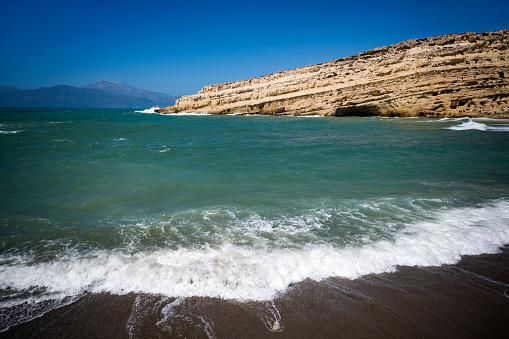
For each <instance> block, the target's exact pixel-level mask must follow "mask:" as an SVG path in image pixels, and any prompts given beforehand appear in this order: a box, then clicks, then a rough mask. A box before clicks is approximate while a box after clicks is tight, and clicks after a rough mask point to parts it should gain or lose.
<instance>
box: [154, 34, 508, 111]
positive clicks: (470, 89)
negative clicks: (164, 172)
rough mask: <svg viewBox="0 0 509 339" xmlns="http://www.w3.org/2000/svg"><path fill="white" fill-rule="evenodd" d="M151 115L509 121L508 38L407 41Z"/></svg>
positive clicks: (187, 100) (209, 90)
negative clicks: (378, 117) (506, 119)
mask: <svg viewBox="0 0 509 339" xmlns="http://www.w3.org/2000/svg"><path fill="white" fill-rule="evenodd" d="M158 112H159V113H166V114H171V113H179V112H208V113H212V114H232V113H246V114H272V115H331V116H371V115H372V116H389V117H393V116H401V117H438V118H443V117H450V118H454V117H471V118H479V117H489V118H509V30H501V31H495V32H485V33H456V34H448V35H442V36H437V37H430V38H425V39H412V40H407V41H403V42H400V43H397V44H394V45H389V46H384V47H379V48H375V49H373V50H370V51H366V52H362V53H359V54H356V55H352V56H349V57H346V58H342V59H337V60H333V61H329V62H324V63H321V64H316V65H311V66H306V67H301V68H296V69H291V70H286V71H281V72H277V73H273V74H269V75H265V76H261V77H257V78H252V79H247V80H240V81H235V82H229V83H224V84H216V85H210V86H205V87H204V88H203V89H201V90H200V91H199V92H198V93H197V94H194V95H188V96H183V97H182V98H181V99H179V100H177V102H176V103H175V105H174V106H170V107H165V108H161V109H160V110H158Z"/></svg>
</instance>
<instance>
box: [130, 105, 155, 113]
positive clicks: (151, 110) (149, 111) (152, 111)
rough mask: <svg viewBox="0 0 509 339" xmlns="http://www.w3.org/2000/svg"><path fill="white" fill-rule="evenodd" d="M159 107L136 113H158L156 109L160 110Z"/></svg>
mask: <svg viewBox="0 0 509 339" xmlns="http://www.w3.org/2000/svg"><path fill="white" fill-rule="evenodd" d="M159 108H160V107H159V106H154V107H151V108H147V109H144V110H143V111H135V112H136V113H157V112H156V109H159Z"/></svg>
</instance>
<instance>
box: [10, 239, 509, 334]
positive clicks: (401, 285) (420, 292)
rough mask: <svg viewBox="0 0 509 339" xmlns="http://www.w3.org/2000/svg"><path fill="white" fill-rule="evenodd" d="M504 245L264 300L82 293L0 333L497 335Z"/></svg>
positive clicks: (505, 278) (503, 298) (502, 314)
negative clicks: (451, 261) (430, 264)
mask: <svg viewBox="0 0 509 339" xmlns="http://www.w3.org/2000/svg"><path fill="white" fill-rule="evenodd" d="M508 307H509V245H506V246H504V247H502V248H501V250H500V252H499V253H497V254H483V255H477V256H464V257H462V259H461V260H460V261H459V262H458V263H456V264H454V265H442V266H439V267H407V266H404V267H398V269H397V271H396V272H392V273H381V274H370V275H366V276H363V277H361V278H358V279H355V280H349V279H344V278H328V279H325V280H323V281H319V282H318V281H312V280H309V279H308V280H305V281H302V282H299V283H296V284H295V285H292V286H290V287H289V288H288V289H287V290H286V291H285V292H284V293H282V294H281V295H280V296H278V297H277V298H275V299H274V300H272V301H264V302H239V301H234V300H223V299H215V298H198V297H192V298H173V297H164V296H158V295H146V294H134V293H130V294H127V295H111V294H106V293H104V294H87V295H84V296H83V297H82V298H80V299H79V300H77V301H76V302H74V303H72V304H70V305H67V306H64V307H61V308H58V309H55V310H52V311H50V312H48V313H46V314H44V315H43V316H41V317H39V318H35V319H33V320H31V321H29V322H26V323H23V324H19V325H16V326H13V327H11V328H10V329H8V330H7V331H5V332H3V333H0V338H27V337H37V338H56V337H66V338H83V337H105V338H106V337H107V338H129V337H134V338H139V337H158V336H162V337H167V336H171V337H200V338H201V337H213V338H225V337H248V338H266V337H273V336H278V337H284V338H295V337H300V338H312V337H336V338H361V337H364V338H368V337H369V338H388V337H391V338H409V337H410V338H411V337H419V338H422V337H433V338H437V337H443V338H483V337H490V338H503V337H505V335H507V331H509V313H508V312H507V310H508Z"/></svg>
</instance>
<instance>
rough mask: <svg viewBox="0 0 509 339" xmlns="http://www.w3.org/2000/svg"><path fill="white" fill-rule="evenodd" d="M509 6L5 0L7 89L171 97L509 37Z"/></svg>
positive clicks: (0, 73)
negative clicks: (117, 85) (104, 84)
mask: <svg viewBox="0 0 509 339" xmlns="http://www.w3.org/2000/svg"><path fill="white" fill-rule="evenodd" d="M508 13H509V1H507V0H505V1H492V0H485V1H468V0H463V1H435V0H430V1H420V2H412V1H382V0H379V1H370V0H368V1H348V2H342V1H322V0H314V1H298V0H295V1H277V0H273V1H265V0H259V1H252V2H243V1H240V0H239V1H178V2H177V1H155V0H154V1H152V0H145V1H137V0H131V1H111V0H99V1H95V0H85V1H82V0H77V1H73V0H66V1H57V0H46V1H35V0H0V32H1V34H0V48H1V50H2V52H1V53H0V84H2V85H13V86H17V87H20V88H23V89H30V88H38V87H47V86H54V85H59V84H65V85H71V86H80V85H84V84H87V83H90V82H93V81H96V80H100V79H108V80H115V81H119V82H123V83H127V84H130V85H133V86H136V87H140V88H146V89H149V90H153V91H159V92H163V93H168V94H171V95H181V94H193V93H196V92H197V91H199V90H200V89H201V88H202V87H203V86H205V85H210V84H214V83H223V82H229V81H235V80H241V79H246V78H251V77H256V76H261V75H265V74H270V73H273V72H277V71H280V70H285V69H291V68H296V67H301V66H306V65H310V64H314V63H320V62H325V61H329V60H334V59H338V58H342V57H346V56H349V55H352V54H355V53H359V52H362V51H365V50H369V49H372V48H376V47H380V46H385V45H388V44H393V43H397V42H400V41H403V40H407V39H413V38H425V37H428V36H435V35H442V34H448V33H458V32H483V31H493V30H499V29H509V19H508Z"/></svg>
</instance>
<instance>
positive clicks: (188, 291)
mask: <svg viewBox="0 0 509 339" xmlns="http://www.w3.org/2000/svg"><path fill="white" fill-rule="evenodd" d="M506 243H509V202H508V201H505V200H501V201H497V202H494V203H493V204H489V205H486V206H484V207H482V208H474V207H466V208H457V209H451V210H447V211H446V210H440V211H437V212H434V213H433V214H431V215H430V216H429V219H426V220H424V221H420V222H414V223H411V224H409V225H407V227H406V228H405V229H404V230H403V231H401V232H400V233H398V234H397V235H396V236H395V237H394V238H393V239H392V240H379V241H375V242H371V243H367V244H364V245H360V246H354V245H350V246H346V247H343V248H338V247H335V246H333V245H330V244H314V245H308V246H304V247H302V248H299V249H292V248H269V247H265V248H261V247H257V248H255V247H247V246H246V247H244V246H238V245H232V244H230V243H228V242H225V243H224V244H222V245H220V246H216V247H209V246H203V248H201V249H199V248H179V249H176V250H172V249H158V250H152V251H143V252H139V253H136V254H126V253H123V252H120V251H115V252H107V251H104V250H103V251H95V252H92V253H89V254H88V255H77V254H72V255H67V256H65V257H63V258H62V259H58V260H54V261H51V262H44V263H37V264H30V263H28V262H27V261H23V260H18V261H13V260H7V259H8V258H1V259H3V260H2V261H3V262H4V263H6V262H10V264H4V265H2V266H1V267H0V288H2V289H11V288H12V289H15V290H28V289H30V288H34V287H39V288H42V289H45V291H46V293H47V294H49V295H71V296H72V295H78V294H80V293H83V292H84V291H85V290H88V291H92V292H105V291H106V292H111V293H117V294H125V293H129V292H140V293H152V294H161V295H166V296H173V297H190V296H210V297H220V298H225V299H238V300H270V299H272V298H274V297H275V296H276V295H277V294H278V293H279V292H281V291H284V290H285V289H286V288H287V286H288V285H289V284H291V283H295V282H299V281H302V280H304V279H306V278H310V279H315V280H321V279H324V278H327V277H331V276H338V277H344V278H349V279H355V278H358V277H360V276H362V275H365V274H369V273H381V272H391V271H394V270H395V268H396V266H397V265H410V266H413V265H417V266H435V265H441V264H452V263H455V262H457V261H458V260H459V259H460V257H461V256H462V255H476V254H482V253H495V252H497V251H498V249H499V247H500V246H502V245H503V244H506ZM11 303H12V301H11ZM5 306H6V305H2V304H1V303H0V307H5Z"/></svg>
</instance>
